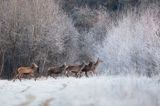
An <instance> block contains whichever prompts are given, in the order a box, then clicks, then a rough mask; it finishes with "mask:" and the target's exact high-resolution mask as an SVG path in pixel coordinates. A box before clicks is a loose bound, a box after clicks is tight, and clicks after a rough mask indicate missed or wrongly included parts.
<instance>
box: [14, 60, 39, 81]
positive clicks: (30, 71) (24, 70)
mask: <svg viewBox="0 0 160 106" xmlns="http://www.w3.org/2000/svg"><path fill="white" fill-rule="evenodd" d="M37 69H39V68H38V66H37V65H36V64H35V63H33V64H32V65H31V67H19V68H18V69H17V71H16V73H17V75H16V76H15V78H14V81H15V79H16V78H19V80H20V81H21V78H22V77H23V75H30V77H31V76H34V72H35V71H37ZM35 80H36V79H35Z"/></svg>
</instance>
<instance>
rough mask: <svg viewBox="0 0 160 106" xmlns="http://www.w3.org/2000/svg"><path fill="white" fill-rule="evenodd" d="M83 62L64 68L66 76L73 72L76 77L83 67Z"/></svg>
mask: <svg viewBox="0 0 160 106" xmlns="http://www.w3.org/2000/svg"><path fill="white" fill-rule="evenodd" d="M84 66H85V64H84V63H82V64H80V65H68V66H66V68H65V71H66V73H65V75H67V77H69V73H70V72H71V73H74V74H75V75H76V77H78V73H80V71H81V70H82V69H83V68H84Z"/></svg>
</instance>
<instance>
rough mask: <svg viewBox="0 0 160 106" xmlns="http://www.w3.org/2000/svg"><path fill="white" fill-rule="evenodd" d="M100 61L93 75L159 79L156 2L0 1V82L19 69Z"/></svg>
mask: <svg viewBox="0 0 160 106" xmlns="http://www.w3.org/2000/svg"><path fill="white" fill-rule="evenodd" d="M97 58H100V59H101V60H103V64H102V65H101V67H100V68H99V70H100V71H99V72H98V73H99V74H102V73H105V74H106V75H117V74H138V75H145V76H148V77H152V76H154V75H159V74H160V1H159V0H0V78H1V79H12V78H13V77H14V75H15V71H16V70H17V68H18V67H20V66H30V65H31V64H32V63H37V64H38V66H39V69H40V74H41V75H45V74H46V70H47V68H48V67H50V66H57V65H62V64H64V63H67V64H80V63H82V62H88V61H91V60H93V61H96V60H97Z"/></svg>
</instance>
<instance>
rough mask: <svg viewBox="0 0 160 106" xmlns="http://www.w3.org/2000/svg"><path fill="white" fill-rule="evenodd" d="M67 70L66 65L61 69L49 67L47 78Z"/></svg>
mask: <svg viewBox="0 0 160 106" xmlns="http://www.w3.org/2000/svg"><path fill="white" fill-rule="evenodd" d="M65 68H66V65H65V64H64V65H62V66H60V67H49V68H48V70H47V76H52V75H55V74H56V75H58V74H62V73H63V72H64V71H65ZM53 77H54V76H53ZM54 78H55V77H54Z"/></svg>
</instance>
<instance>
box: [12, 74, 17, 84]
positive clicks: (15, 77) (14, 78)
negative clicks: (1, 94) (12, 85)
mask: <svg viewBox="0 0 160 106" xmlns="http://www.w3.org/2000/svg"><path fill="white" fill-rule="evenodd" d="M17 78H18V74H17V75H15V77H14V79H13V82H14V81H15V80H16V79H17Z"/></svg>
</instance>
